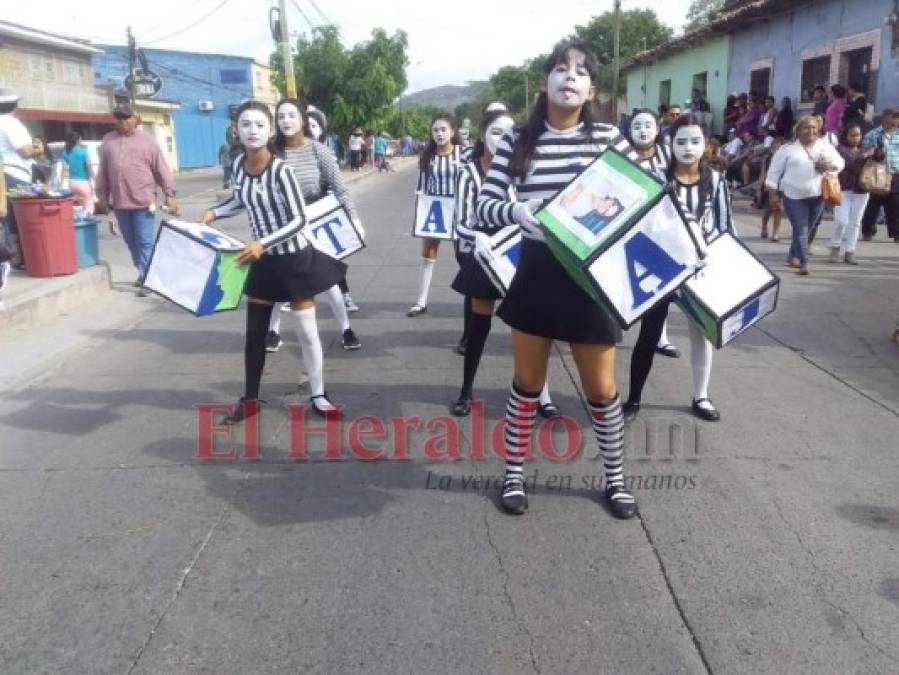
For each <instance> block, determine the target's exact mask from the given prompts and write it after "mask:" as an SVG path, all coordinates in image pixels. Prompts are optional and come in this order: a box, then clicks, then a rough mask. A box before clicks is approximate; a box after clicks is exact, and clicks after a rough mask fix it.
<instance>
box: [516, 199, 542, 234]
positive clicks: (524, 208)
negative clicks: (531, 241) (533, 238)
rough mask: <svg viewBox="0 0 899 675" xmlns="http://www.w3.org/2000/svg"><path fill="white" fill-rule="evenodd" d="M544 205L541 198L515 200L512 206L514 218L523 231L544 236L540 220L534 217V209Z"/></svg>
mask: <svg viewBox="0 0 899 675" xmlns="http://www.w3.org/2000/svg"><path fill="white" fill-rule="evenodd" d="M541 206H543V201H542V200H540V199H529V200H527V201H526V202H515V204H514V205H513V206H512V220H514V221H515V222H516V223H517V225H518V227H520V228H521V230H522V232H527V233H529V234H532V235H539V236H540V237H541V238H542V233H541V232H540V221H539V220H537V219H536V218H535V217H534V211H536V210H537V209H539V208H540V207H541Z"/></svg>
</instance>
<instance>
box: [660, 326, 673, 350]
mask: <svg viewBox="0 0 899 675" xmlns="http://www.w3.org/2000/svg"><path fill="white" fill-rule="evenodd" d="M669 344H671V343H670V342H669V341H668V322H667V321H666V322H665V323H663V324H662V334H661V335H660V336H659V345H658V346H659V347H664V346H665V345H669Z"/></svg>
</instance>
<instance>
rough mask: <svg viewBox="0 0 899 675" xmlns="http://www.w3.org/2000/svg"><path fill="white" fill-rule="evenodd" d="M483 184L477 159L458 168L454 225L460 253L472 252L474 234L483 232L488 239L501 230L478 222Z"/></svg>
mask: <svg viewBox="0 0 899 675" xmlns="http://www.w3.org/2000/svg"><path fill="white" fill-rule="evenodd" d="M483 183H484V169H482V168H481V161H480V160H479V159H475V160H472V161H471V162H468V163H466V164H463V165H462V166H461V167H459V175H458V176H456V203H455V224H456V235H458V237H459V250H460V251H461V252H462V253H467V252H469V251H473V250H474V238H475V233H477V232H483V233H484V234H486V235H487V236H488V237H490V236H493V235H494V234H496V233H497V232H499V231H500V230H501V229H502V227H499V226H497V225H489V224H486V223H482V222H481V221H480V220H478V213H477V207H478V193H479V192H480V191H481V185H483ZM513 197H514V195H513Z"/></svg>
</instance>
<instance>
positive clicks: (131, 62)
mask: <svg viewBox="0 0 899 675" xmlns="http://www.w3.org/2000/svg"><path fill="white" fill-rule="evenodd" d="M135 50H136V45H135V43H134V35H133V34H132V33H131V26H128V78H127V79H126V80H125V81H126V82H127V83H128V102H129V103H130V104H131V109H132V110H133V109H134V59H135Z"/></svg>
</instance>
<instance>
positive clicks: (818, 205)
mask: <svg viewBox="0 0 899 675" xmlns="http://www.w3.org/2000/svg"><path fill="white" fill-rule="evenodd" d="M793 136H794V138H795V139H796V140H794V141H793V142H792V143H785V144H784V145H782V146H781V147H780V149H779V150H778V151H777V152H776V153H774V157H773V158H772V159H771V166H770V167H769V168H768V174H767V176H766V178H765V187H766V188H768V190H769V191H770V198H771V199H770V203H771V205H772V207H774V208H776V207H777V206H778V205H779V204H780V202H781V198H780V195H781V194H783V210H784V212H785V213H786V214H787V218H789V219H790V225H791V226H792V228H793V243H792V244H791V245H790V257H789V258H788V260H787V264H789V265H790V267H798V268H799V274H802V275H806V274H808V273H809V267H808V234H809V229H810V228H811V227H812V226H814V224H815V223H816V222H817V221H818V218H820V216H821V212H822V211H823V210H824V198H823V197H822V196H821V178H822V176H823V175H824V174H825V173H833V174H838V173H839V172H840V171H842V170H843V166H844V164H845V163H844V161H843V158H842V157H840V154H839V153H838V152H837V150H836V148H834V147H833V146H832V145H831V144H830V143H828V142H827V141H826V140H824V139H822V138H819V136H818V122H817V121H816V120H815V119H814V118H813V117H812V116H811V115H807V116H805V117H802V118H801V119H800V120H799V121H798V122H797V123H796V127H795V128H794V130H793Z"/></svg>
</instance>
